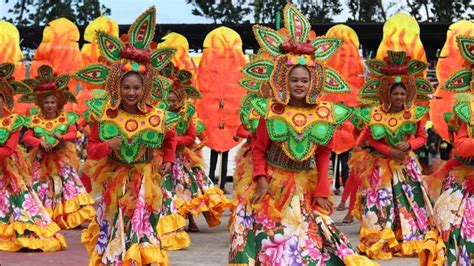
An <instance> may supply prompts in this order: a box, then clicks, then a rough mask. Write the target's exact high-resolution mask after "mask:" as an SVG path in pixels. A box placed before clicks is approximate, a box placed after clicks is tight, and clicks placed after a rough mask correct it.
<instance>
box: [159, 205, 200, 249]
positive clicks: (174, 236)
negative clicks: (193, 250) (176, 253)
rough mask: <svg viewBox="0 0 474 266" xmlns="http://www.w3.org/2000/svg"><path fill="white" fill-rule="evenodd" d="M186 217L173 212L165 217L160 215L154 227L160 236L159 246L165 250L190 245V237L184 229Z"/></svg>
mask: <svg viewBox="0 0 474 266" xmlns="http://www.w3.org/2000/svg"><path fill="white" fill-rule="evenodd" d="M185 226H186V219H184V217H183V216H181V215H179V214H176V213H173V214H171V215H167V216H165V217H160V220H159V221H158V225H157V226H156V229H157V231H158V235H159V236H160V240H161V246H162V247H163V249H166V250H180V249H183V248H187V247H189V246H191V238H190V237H189V234H188V233H187V232H186V231H184V227H185Z"/></svg>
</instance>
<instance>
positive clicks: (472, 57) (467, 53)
mask: <svg viewBox="0 0 474 266" xmlns="http://www.w3.org/2000/svg"><path fill="white" fill-rule="evenodd" d="M456 40H457V44H458V48H459V52H460V53H461V56H462V57H463V58H464V59H465V60H466V62H465V65H464V67H462V68H461V69H460V70H458V71H456V72H455V73H454V74H453V75H452V76H450V77H449V78H448V79H447V80H446V82H445V84H442V86H441V88H443V89H445V90H448V91H452V92H455V93H468V92H470V93H471V94H474V78H473V77H474V36H458V37H457V38H456Z"/></svg>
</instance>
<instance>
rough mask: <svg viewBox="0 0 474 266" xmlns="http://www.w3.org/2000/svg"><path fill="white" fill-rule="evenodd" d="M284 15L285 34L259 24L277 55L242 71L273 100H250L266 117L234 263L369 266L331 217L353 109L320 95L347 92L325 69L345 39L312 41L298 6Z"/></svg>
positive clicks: (240, 208)
mask: <svg viewBox="0 0 474 266" xmlns="http://www.w3.org/2000/svg"><path fill="white" fill-rule="evenodd" d="M283 14H284V18H285V27H286V31H282V30H281V31H279V32H277V31H274V30H271V29H269V28H266V27H262V26H260V25H256V26H254V33H255V36H256V38H257V41H258V42H259V44H260V45H261V47H262V52H263V53H268V54H269V55H271V56H266V55H264V54H262V57H257V58H255V59H254V60H252V61H251V62H250V63H249V64H247V65H246V66H245V67H244V68H243V70H242V71H243V73H244V74H245V76H246V77H245V79H244V82H242V83H244V86H245V85H249V86H255V87H258V86H260V85H265V86H266V85H268V86H270V87H271V90H272V94H273V97H272V98H269V99H266V98H256V99H254V100H252V104H253V106H254V108H255V110H256V111H257V112H258V113H259V115H260V116H262V118H261V119H260V121H259V123H258V128H257V130H256V142H255V143H254V144H253V173H250V176H245V177H243V178H242V180H241V181H240V182H241V183H243V182H246V183H247V188H248V189H247V193H246V194H247V196H246V197H242V198H243V200H242V201H240V202H239V203H238V205H237V208H236V210H235V217H234V223H233V226H232V228H231V244H230V252H229V264H230V265H250V264H251V265H253V264H258V265H259V264H262V265H294V264H303V265H319V264H324V263H326V264H335V265H343V264H351V263H352V264H351V265H358V264H360V265H370V264H371V262H370V261H369V260H368V259H367V258H365V257H362V256H359V255H357V254H355V252H354V250H353V249H352V248H351V245H350V244H349V242H348V240H347V238H346V237H345V236H344V234H342V233H341V232H340V231H339V230H338V229H337V227H336V226H335V225H334V224H333V222H332V221H331V219H330V218H329V216H328V215H327V214H328V213H330V212H331V211H332V203H331V202H330V200H329V199H328V197H329V194H330V185H329V180H328V177H327V172H328V165H329V157H330V153H331V147H332V141H331V139H332V136H333V133H334V129H335V127H336V126H337V125H340V124H341V123H342V122H343V121H344V120H346V119H347V118H349V117H350V115H351V113H352V109H351V108H348V107H346V106H343V105H340V104H335V103H330V102H325V101H321V100H319V98H318V97H319V96H320V94H321V93H322V91H323V90H325V91H326V92H344V91H349V87H348V85H347V84H346V83H345V82H344V80H343V79H342V78H341V77H340V75H339V74H338V73H337V72H336V71H334V70H333V69H331V68H327V67H326V66H325V60H326V59H327V58H328V57H330V56H331V55H332V54H333V53H334V52H335V51H336V50H337V48H338V47H339V45H340V42H341V40H340V39H336V38H326V37H318V38H314V32H313V33H310V30H311V29H310V23H309V21H308V20H307V19H306V18H305V17H304V16H303V15H302V13H301V12H300V11H299V10H297V9H296V8H295V7H294V6H293V5H292V4H287V5H286V6H285V9H284V12H283ZM285 33H286V34H285ZM283 34H284V35H283ZM242 83H241V84H242ZM314 165H315V166H314ZM240 185H244V184H240Z"/></svg>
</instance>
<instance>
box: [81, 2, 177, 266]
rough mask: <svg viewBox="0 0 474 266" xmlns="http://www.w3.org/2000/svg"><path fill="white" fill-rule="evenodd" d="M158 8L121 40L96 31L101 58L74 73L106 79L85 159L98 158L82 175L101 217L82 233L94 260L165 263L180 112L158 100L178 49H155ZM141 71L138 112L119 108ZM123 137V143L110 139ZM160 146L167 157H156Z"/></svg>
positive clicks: (93, 110)
mask: <svg viewBox="0 0 474 266" xmlns="http://www.w3.org/2000/svg"><path fill="white" fill-rule="evenodd" d="M155 14H156V10H155V8H154V7H151V8H149V9H148V10H146V11H145V12H144V13H143V14H142V15H140V16H139V17H138V18H137V19H136V20H135V22H134V23H133V24H132V25H131V27H130V29H129V31H128V34H127V35H123V36H122V37H121V39H118V38H116V37H113V36H112V35H109V34H106V33H103V32H97V39H98V42H99V44H100V50H101V54H102V56H103V57H104V61H103V63H97V64H92V65H89V66H87V67H85V68H83V69H81V70H79V71H78V72H77V73H76V74H75V77H76V78H77V79H79V80H81V81H85V82H89V83H92V84H95V85H103V88H104V89H105V90H106V91H107V93H108V95H107V96H106V97H97V98H94V99H92V100H90V101H88V102H87V105H88V107H89V112H90V114H91V115H92V117H91V118H93V119H94V120H95V122H93V124H92V127H91V131H90V136H89V144H88V155H89V158H88V160H89V159H90V160H95V162H93V163H91V164H90V168H87V169H84V174H86V175H87V176H89V177H90V178H91V183H92V192H91V194H92V195H93V196H94V198H96V199H98V203H99V204H98V208H97V215H96V218H95V219H94V220H93V221H92V222H91V224H90V225H89V227H88V228H87V229H85V230H83V232H82V243H83V244H84V245H85V247H86V249H87V251H88V253H89V256H90V260H89V265H99V264H107V265H109V264H114V265H115V264H120V265H142V264H148V263H157V264H160V265H165V264H168V257H167V254H166V252H165V251H164V250H162V246H161V240H160V237H161V234H159V232H158V231H157V225H158V222H159V220H160V211H161V205H162V195H163V194H162V187H161V186H162V181H163V179H162V176H161V174H160V171H159V166H160V165H161V163H162V162H163V163H173V162H174V161H175V149H176V140H175V135H176V133H175V131H174V129H173V128H172V126H173V124H175V123H176V122H177V121H178V116H177V115H175V114H173V113H170V112H167V111H165V110H161V109H159V108H156V105H157V102H156V99H157V98H160V97H161V93H162V92H163V90H164V88H166V87H168V86H170V85H171V82H172V81H171V80H169V79H167V78H164V77H162V76H160V75H159V74H158V71H159V70H161V69H162V68H163V67H164V66H165V65H166V64H167V63H168V62H169V59H170V58H171V57H172V56H173V53H174V49H170V48H159V49H154V48H155V47H156V44H154V43H152V40H153V36H154V32H155ZM131 72H132V74H134V75H135V76H139V77H140V79H141V81H142V86H143V87H142V91H143V96H142V97H141V98H139V100H138V102H137V104H136V106H134V107H136V108H137V110H138V111H137V112H138V113H137V114H132V113H129V112H126V111H125V110H124V109H122V104H123V102H124V101H125V100H124V99H123V98H122V95H121V91H120V87H121V84H122V80H123V79H125V76H126V75H127V74H129V73H131ZM117 137H119V138H120V141H121V142H120V145H119V148H118V149H112V147H111V146H109V142H108V141H109V140H111V139H114V138H117ZM158 151H163V156H158V155H157V154H158ZM86 164H87V162H86Z"/></svg>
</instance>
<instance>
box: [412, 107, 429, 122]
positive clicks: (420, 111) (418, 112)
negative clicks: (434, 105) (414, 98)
mask: <svg viewBox="0 0 474 266" xmlns="http://www.w3.org/2000/svg"><path fill="white" fill-rule="evenodd" d="M429 111H430V108H429V107H428V106H421V105H417V106H416V108H415V118H416V120H419V119H421V118H422V117H423V116H425V115H426V114H427V113H428V112H429Z"/></svg>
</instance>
